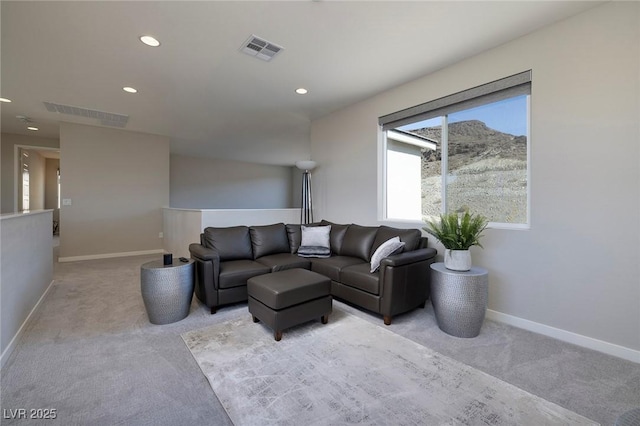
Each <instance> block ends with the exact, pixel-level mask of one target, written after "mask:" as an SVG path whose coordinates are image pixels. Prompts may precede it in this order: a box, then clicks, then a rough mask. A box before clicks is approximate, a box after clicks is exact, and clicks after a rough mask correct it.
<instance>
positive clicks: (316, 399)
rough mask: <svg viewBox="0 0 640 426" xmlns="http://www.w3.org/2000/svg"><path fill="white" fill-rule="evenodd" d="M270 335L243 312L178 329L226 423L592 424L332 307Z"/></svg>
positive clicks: (294, 424) (295, 424)
mask: <svg viewBox="0 0 640 426" xmlns="http://www.w3.org/2000/svg"><path fill="white" fill-rule="evenodd" d="M272 336H273V335H272V333H271V330H269V329H267V328H266V327H265V326H264V325H262V324H254V323H253V321H252V320H251V319H250V317H249V315H245V316H244V317H242V318H239V319H235V320H229V321H226V322H224V323H221V324H217V325H214V326H210V327H207V328H204V329H201V330H195V331H191V332H188V333H185V334H183V335H182V338H183V339H184V341H185V343H186V344H187V346H188V347H189V349H190V350H191V353H192V354H193V356H194V358H195V359H196V361H197V362H198V364H199V365H200V368H201V369H202V371H203V373H204V374H205V376H207V378H208V380H209V383H211V387H212V388H213V390H214V391H215V393H216V395H217V396H218V398H219V399H220V402H221V403H222V405H223V406H224V407H225V409H226V410H227V413H228V414H229V417H231V420H232V421H233V423H234V424H235V425H236V426H243V425H263V424H277V425H283V426H284V425H289V426H297V425H342V424H359V425H390V424H393V425H449V424H461V425H478V426H480V425H494V426H499V425H522V424H535V425H595V424H596V423H594V422H592V421H590V420H589V419H586V418H584V417H582V416H580V415H578V414H576V413H573V412H571V411H569V410H567V409H565V408H562V407H560V406H558V405H555V404H552V403H550V402H548V401H545V400H544V399H542V398H539V397H536V396H534V395H531V394H530V393H527V392H525V391H523V390H521V389H518V388H517V387H515V386H513V385H510V384H508V383H505V382H503V381H501V380H499V379H496V378H495V377H492V376H489V375H488V374H486V373H483V372H481V371H479V370H476V369H475V368H472V367H469V366H468V365H465V364H462V363H460V362H457V361H455V360H453V359H451V358H449V357H447V356H444V355H441V354H438V353H437V352H434V351H432V350H430V349H428V348H426V347H424V346H422V345H419V344H417V343H415V342H413V341H411V340H409V339H406V338H404V337H402V336H400V335H398V334H396V333H393V332H391V331H388V330H386V329H384V328H382V327H377V326H375V325H373V324H371V323H368V322H367V321H364V320H361V319H359V318H358V317H356V316H354V315H351V314H348V313H346V312H344V311H342V310H340V309H335V310H334V312H333V314H332V315H331V320H330V323H329V324H328V325H321V324H320V322H319V321H315V322H310V323H306V324H304V325H302V326H300V327H296V328H294V329H292V330H291V331H288V332H287V331H286V332H285V336H284V339H283V340H282V341H280V342H276V341H275V340H274V339H273V337H272Z"/></svg>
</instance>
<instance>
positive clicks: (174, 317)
mask: <svg viewBox="0 0 640 426" xmlns="http://www.w3.org/2000/svg"><path fill="white" fill-rule="evenodd" d="M193 286H194V280H193V259H189V262H180V261H179V260H177V259H176V260H175V261H174V262H173V264H171V265H166V266H165V265H164V264H163V261H162V260H157V261H153V262H148V263H145V264H144V265H142V266H141V267H140V291H141V293H142V300H143V301H144V307H145V309H146V310H147V315H148V316H149V321H151V323H152V324H169V323H172V322H176V321H180V320H181V319H184V318H186V316H187V315H189V308H190V307H191V299H192V297H193Z"/></svg>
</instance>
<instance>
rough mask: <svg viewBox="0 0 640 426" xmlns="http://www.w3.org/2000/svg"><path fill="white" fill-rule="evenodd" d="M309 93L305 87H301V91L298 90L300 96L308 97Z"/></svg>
mask: <svg viewBox="0 0 640 426" xmlns="http://www.w3.org/2000/svg"><path fill="white" fill-rule="evenodd" d="M308 92H309V91H308V90H307V89H305V88H304V87H300V88H299V89H296V93H297V94H298V95H306V94H307V93H308Z"/></svg>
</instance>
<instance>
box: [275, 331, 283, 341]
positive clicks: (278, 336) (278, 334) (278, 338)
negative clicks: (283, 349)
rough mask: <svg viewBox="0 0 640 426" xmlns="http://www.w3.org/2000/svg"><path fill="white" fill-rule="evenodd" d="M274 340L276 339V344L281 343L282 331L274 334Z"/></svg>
mask: <svg viewBox="0 0 640 426" xmlns="http://www.w3.org/2000/svg"><path fill="white" fill-rule="evenodd" d="M273 338H274V339H276V342H279V341H280V339H282V331H275V332H274V333H273Z"/></svg>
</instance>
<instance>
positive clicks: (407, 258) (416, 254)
mask: <svg viewBox="0 0 640 426" xmlns="http://www.w3.org/2000/svg"><path fill="white" fill-rule="evenodd" d="M436 254H438V252H437V251H436V249H434V248H423V249H418V250H412V251H407V252H404V253H400V254H394V255H392V256H389V257H385V258H384V259H382V261H381V262H380V267H381V268H383V267H385V266H402V265H408V264H409V263H415V262H420V261H422V260H428V259H431V258H434V257H436Z"/></svg>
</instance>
